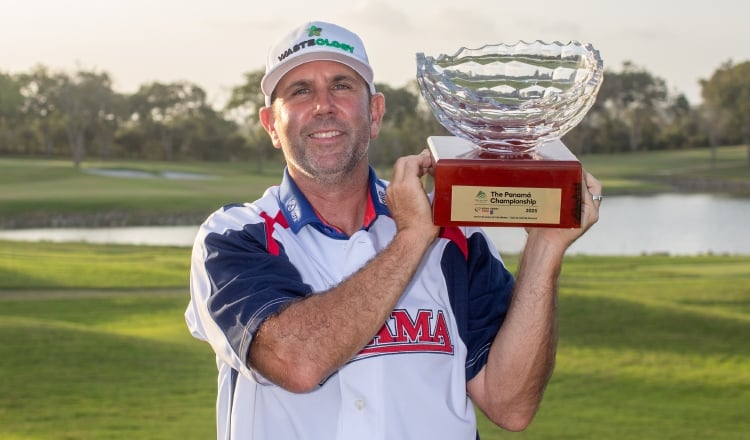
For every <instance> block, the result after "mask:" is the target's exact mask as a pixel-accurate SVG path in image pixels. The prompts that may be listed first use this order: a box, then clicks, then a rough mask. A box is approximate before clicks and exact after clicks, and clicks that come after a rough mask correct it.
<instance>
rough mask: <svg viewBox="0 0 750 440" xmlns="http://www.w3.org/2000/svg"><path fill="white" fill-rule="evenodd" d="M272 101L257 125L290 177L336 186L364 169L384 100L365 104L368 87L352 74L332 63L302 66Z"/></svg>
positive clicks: (376, 98)
mask: <svg viewBox="0 0 750 440" xmlns="http://www.w3.org/2000/svg"><path fill="white" fill-rule="evenodd" d="M274 96H275V99H274V101H273V104H272V107H271V108H270V109H264V110H261V122H263V126H264V127H265V128H266V131H268V133H269V135H270V136H271V139H272V140H273V143H274V146H276V147H277V148H281V149H282V151H283V152H284V157H285V158H286V161H287V165H288V167H289V172H290V173H291V174H292V177H295V176H300V174H301V175H304V176H306V177H308V178H312V179H315V180H318V181H321V182H326V183H337V182H342V181H343V180H344V178H345V177H346V176H347V175H348V173H349V172H351V171H352V170H354V169H355V168H356V167H357V166H362V161H363V159H365V158H366V156H367V149H368V146H369V143H370V139H374V138H375V137H376V136H377V133H378V131H379V129H380V121H381V118H382V114H383V111H384V100H383V96H382V95H380V94H376V95H375V96H373V98H372V100H370V99H368V97H369V93H368V85H367V84H366V83H365V81H364V79H362V77H360V76H359V75H358V74H357V73H356V72H355V71H354V70H352V69H351V68H349V67H347V66H345V65H343V64H341V63H337V62H334V61H313V62H309V63H305V64H302V65H301V66H298V67H296V68H294V69H292V70H290V71H289V72H288V73H287V74H286V75H284V76H283V77H282V79H281V81H279V83H278V85H277V86H276V89H275V91H274ZM264 112H265V114H264ZM364 163H365V164H366V161H365V162H364Z"/></svg>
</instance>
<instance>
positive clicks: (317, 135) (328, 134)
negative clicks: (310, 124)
mask: <svg viewBox="0 0 750 440" xmlns="http://www.w3.org/2000/svg"><path fill="white" fill-rule="evenodd" d="M340 134H341V132H340V131H324V132H322V133H313V134H312V135H311V137H314V138H332V137H334V136H338V135H340Z"/></svg>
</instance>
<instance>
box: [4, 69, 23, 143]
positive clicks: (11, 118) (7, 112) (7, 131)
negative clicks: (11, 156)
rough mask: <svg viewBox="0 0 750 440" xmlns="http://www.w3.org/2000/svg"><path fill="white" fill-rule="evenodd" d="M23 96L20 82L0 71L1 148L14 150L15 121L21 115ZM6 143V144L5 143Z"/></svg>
mask: <svg viewBox="0 0 750 440" xmlns="http://www.w3.org/2000/svg"><path fill="white" fill-rule="evenodd" d="M22 105H23V96H22V95H21V90H20V84H19V82H18V81H17V80H16V79H15V78H14V77H13V76H11V75H8V74H5V73H2V72H0V135H3V134H4V136H0V150H7V151H14V150H15V149H16V146H15V129H14V127H15V123H16V122H17V121H18V120H19V118H20V116H21V114H22V113H21V107H22ZM4 144H5V145H4Z"/></svg>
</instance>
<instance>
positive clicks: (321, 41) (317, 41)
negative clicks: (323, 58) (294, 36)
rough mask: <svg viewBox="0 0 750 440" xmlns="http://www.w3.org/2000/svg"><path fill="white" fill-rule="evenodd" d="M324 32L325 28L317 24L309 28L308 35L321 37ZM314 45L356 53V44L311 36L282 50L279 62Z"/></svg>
mask: <svg viewBox="0 0 750 440" xmlns="http://www.w3.org/2000/svg"><path fill="white" fill-rule="evenodd" d="M322 32H323V28H319V27H317V26H310V28H309V29H308V30H307V36H308V37H320V35H321V33H322ZM312 46H328V47H335V48H337V49H341V50H343V51H344V52H349V53H352V54H353V53H354V46H352V45H349V44H346V43H341V42H339V41H336V40H333V41H330V40H329V39H328V38H310V39H309V40H302V41H300V42H298V43H297V44H295V45H294V46H292V47H290V48H288V49H287V50H285V51H284V52H282V53H281V54H280V55H279V56H278V59H279V62H282V61H284V60H285V59H286V58H287V57H289V56H290V55H292V54H294V53H296V52H299V51H300V50H302V49H307V48H309V47H312Z"/></svg>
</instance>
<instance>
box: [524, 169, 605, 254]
mask: <svg viewBox="0 0 750 440" xmlns="http://www.w3.org/2000/svg"><path fill="white" fill-rule="evenodd" d="M581 186H582V188H581V200H582V208H581V209H582V212H581V227H580V228H576V229H558V228H526V232H527V233H528V234H529V237H528V240H527V243H529V242H533V241H535V240H537V238H539V239H541V240H543V241H544V242H545V243H546V244H545V245H546V246H555V248H556V249H557V250H558V251H560V252H561V254H562V253H565V250H567V248H568V247H569V246H570V245H571V244H573V242H574V241H576V240H577V239H578V237H580V236H581V235H583V234H584V233H585V232H586V231H588V229H589V228H590V227H591V226H593V225H594V223H596V222H597V221H598V220H599V206H600V205H601V203H602V201H601V200H594V199H593V197H592V196H593V195H601V194H602V184H601V183H600V182H599V181H598V180H597V179H596V178H595V177H594V176H592V175H591V174H590V173H589V172H587V171H586V170H584V171H583V185H581Z"/></svg>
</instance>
